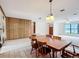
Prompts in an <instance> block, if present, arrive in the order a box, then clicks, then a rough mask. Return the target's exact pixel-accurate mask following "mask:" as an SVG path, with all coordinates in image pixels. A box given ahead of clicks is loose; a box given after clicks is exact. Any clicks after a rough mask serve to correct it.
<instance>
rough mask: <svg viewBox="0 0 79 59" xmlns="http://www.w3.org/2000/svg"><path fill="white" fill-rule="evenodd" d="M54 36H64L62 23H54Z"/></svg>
mask: <svg viewBox="0 0 79 59" xmlns="http://www.w3.org/2000/svg"><path fill="white" fill-rule="evenodd" d="M53 29H54V31H53V32H54V35H60V34H64V23H62V22H54V26H53Z"/></svg>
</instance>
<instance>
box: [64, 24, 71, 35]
mask: <svg viewBox="0 0 79 59" xmlns="http://www.w3.org/2000/svg"><path fill="white" fill-rule="evenodd" d="M64 27H65V33H66V34H70V24H65V26H64Z"/></svg>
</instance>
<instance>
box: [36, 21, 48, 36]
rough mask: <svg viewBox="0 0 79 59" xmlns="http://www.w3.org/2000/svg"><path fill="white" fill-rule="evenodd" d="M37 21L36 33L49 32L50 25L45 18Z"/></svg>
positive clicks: (43, 33) (44, 33)
mask: <svg viewBox="0 0 79 59" xmlns="http://www.w3.org/2000/svg"><path fill="white" fill-rule="evenodd" d="M35 22H36V34H37V35H46V34H48V25H47V23H46V22H45V21H43V20H38V21H35Z"/></svg>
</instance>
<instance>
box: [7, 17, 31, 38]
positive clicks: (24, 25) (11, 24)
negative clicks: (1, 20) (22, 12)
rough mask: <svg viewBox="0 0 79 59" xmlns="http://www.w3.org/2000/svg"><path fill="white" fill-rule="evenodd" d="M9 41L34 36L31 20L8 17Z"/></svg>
mask: <svg viewBox="0 0 79 59" xmlns="http://www.w3.org/2000/svg"><path fill="white" fill-rule="evenodd" d="M6 30H7V31H6V34H7V39H18V38H26V37H29V36H30V35H31V34H32V22H31V20H25V19H17V18H11V17H7V20H6Z"/></svg>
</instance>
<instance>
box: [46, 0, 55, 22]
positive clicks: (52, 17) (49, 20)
mask: <svg viewBox="0 0 79 59" xmlns="http://www.w3.org/2000/svg"><path fill="white" fill-rule="evenodd" d="M49 3H50V14H49V15H48V16H47V17H46V20H47V22H48V23H51V22H52V21H53V20H54V16H53V14H52V0H49Z"/></svg>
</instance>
